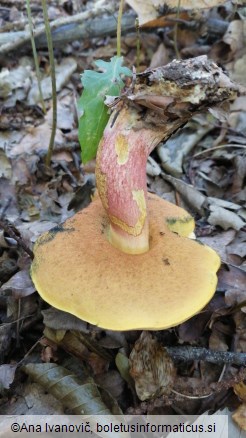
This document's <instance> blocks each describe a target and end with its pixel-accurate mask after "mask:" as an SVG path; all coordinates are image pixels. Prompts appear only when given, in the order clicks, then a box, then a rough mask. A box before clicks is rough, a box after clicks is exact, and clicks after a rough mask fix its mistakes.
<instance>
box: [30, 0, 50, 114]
mask: <svg viewBox="0 0 246 438" xmlns="http://www.w3.org/2000/svg"><path fill="white" fill-rule="evenodd" d="M26 10H27V17H28V25H29V30H30V39H31V44H32V52H33V59H34V64H35V70H36V75H37V81H38V89H39V98H40V102H41V105H42V109H43V112H44V114H46V108H45V103H44V97H43V92H42V87H41V74H40V69H39V62H38V55H37V50H36V45H35V40H34V35H33V24H32V16H31V7H30V0H26Z"/></svg>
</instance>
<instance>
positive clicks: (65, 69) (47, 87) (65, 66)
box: [27, 57, 77, 105]
mask: <svg viewBox="0 0 246 438" xmlns="http://www.w3.org/2000/svg"><path fill="white" fill-rule="evenodd" d="M76 68H77V62H76V60H75V59H74V58H71V57H70V58H65V59H64V60H63V61H62V62H61V63H60V64H59V65H58V66H56V72H55V73H56V92H57V93H58V92H59V91H60V90H61V89H62V88H63V86H64V85H65V84H66V83H67V82H68V80H69V79H70V76H71V75H72V73H74V71H75V70H76ZM41 88H42V93H43V98H44V100H46V99H50V98H51V96H52V86H51V78H50V76H49V77H47V78H44V79H42V80H41ZM39 101H40V94H39V88H38V82H37V81H35V82H34V83H33V85H32V87H31V89H30V91H29V93H28V96H27V103H28V105H36V104H37V103H38V102H39Z"/></svg>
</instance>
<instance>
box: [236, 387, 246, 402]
mask: <svg viewBox="0 0 246 438" xmlns="http://www.w3.org/2000/svg"><path fill="white" fill-rule="evenodd" d="M233 390H234V392H235V394H236V395H237V396H238V397H239V398H240V400H242V401H243V402H246V385H245V383H244V382H239V383H236V384H235V385H234V386H233Z"/></svg>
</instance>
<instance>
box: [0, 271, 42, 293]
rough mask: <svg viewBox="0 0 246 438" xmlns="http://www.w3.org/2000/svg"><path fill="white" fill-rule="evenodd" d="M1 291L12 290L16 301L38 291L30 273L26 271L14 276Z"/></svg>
mask: <svg viewBox="0 0 246 438" xmlns="http://www.w3.org/2000/svg"><path fill="white" fill-rule="evenodd" d="M1 289H2V290H8V289H10V290H11V292H12V294H13V297H14V298H16V299H18V298H23V297H27V296H28V295H31V294H33V293H34V292H35V291H36V289H35V287H34V285H33V282H32V280H31V277H30V274H29V272H28V271H24V270H23V271H19V272H17V273H16V274H14V275H13V276H12V277H11V278H10V280H8V281H7V282H6V283H4V284H3V285H2V287H1Z"/></svg>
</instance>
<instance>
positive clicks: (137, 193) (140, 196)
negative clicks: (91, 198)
mask: <svg viewBox="0 0 246 438" xmlns="http://www.w3.org/2000/svg"><path fill="white" fill-rule="evenodd" d="M132 197H133V200H134V201H135V202H136V203H137V206H138V209H139V212H140V215H139V218H138V220H137V222H136V224H135V225H134V226H130V225H127V224H126V223H125V222H124V221H122V220H121V219H119V218H118V217H116V216H112V215H109V219H110V221H111V222H113V223H114V224H115V225H117V226H118V227H119V228H121V229H122V230H123V231H125V232H126V233H127V234H130V235H131V236H139V235H140V234H141V232H142V230H143V227H144V224H145V220H146V216H147V209H146V201H145V196H144V191H143V190H132Z"/></svg>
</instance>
